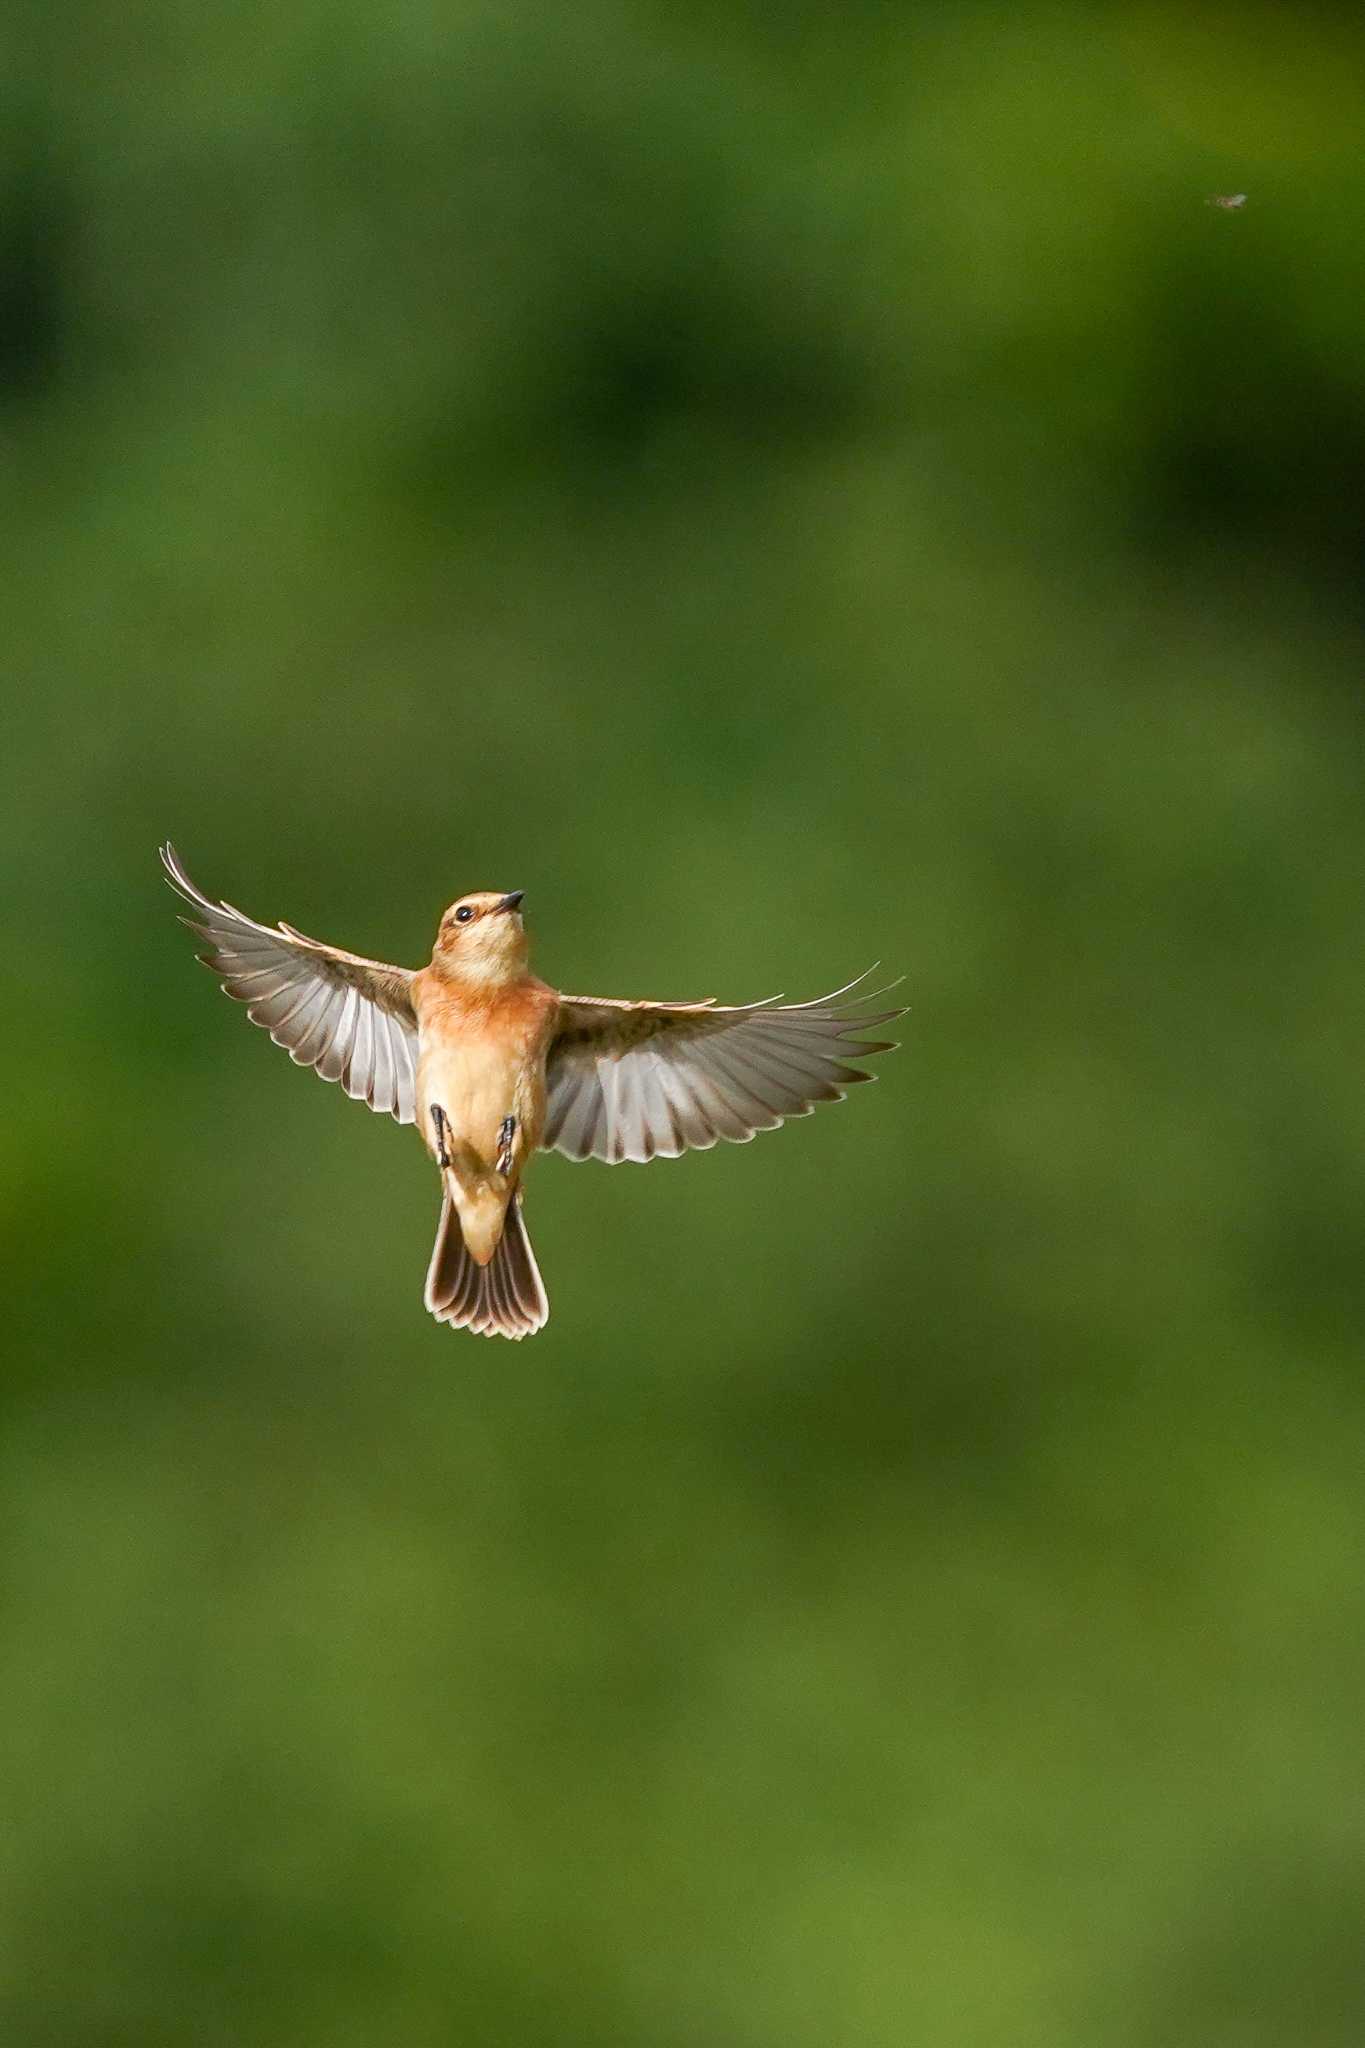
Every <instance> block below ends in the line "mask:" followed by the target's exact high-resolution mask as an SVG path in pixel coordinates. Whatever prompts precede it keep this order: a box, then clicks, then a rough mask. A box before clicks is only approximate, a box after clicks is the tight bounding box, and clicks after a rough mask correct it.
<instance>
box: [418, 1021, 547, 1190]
mask: <svg viewBox="0 0 1365 2048" xmlns="http://www.w3.org/2000/svg"><path fill="white" fill-rule="evenodd" d="M529 1079H530V1077H529V1076H528V1073H527V1070H526V1061H525V1059H524V1057H523V1056H522V1051H521V1048H520V1047H516V1048H512V1047H507V1046H502V1045H497V1044H487V1043H484V1044H480V1043H479V1042H478V1041H475V1042H473V1043H466V1044H464V1045H461V1046H459V1047H449V1046H437V1047H433V1048H432V1049H431V1050H430V1051H424V1052H423V1053H422V1054H421V1056H420V1058H419V1061H418V1067H417V1099H418V1108H419V1112H420V1115H421V1119H422V1135H423V1137H424V1138H425V1139H426V1141H427V1145H428V1148H429V1149H432V1150H434V1149H435V1148H434V1144H433V1132H432V1123H431V1106H432V1104H433V1103H439V1104H440V1106H441V1108H442V1109H443V1110H444V1111H445V1113H446V1116H447V1117H448V1118H449V1120H450V1126H451V1131H452V1133H453V1135H454V1138H455V1140H456V1142H457V1143H458V1144H461V1145H467V1146H468V1147H469V1149H470V1151H471V1152H473V1153H474V1155H475V1157H476V1158H477V1159H478V1161H479V1162H480V1163H481V1164H482V1165H484V1166H489V1165H491V1164H492V1163H493V1161H494V1160H495V1159H496V1157H497V1154H498V1140H499V1134H500V1132H501V1129H502V1122H503V1118H504V1117H508V1116H512V1117H516V1118H517V1120H518V1122H519V1123H523V1122H525V1121H526V1120H527V1119H528V1117H530V1115H531V1114H532V1109H533V1100H532V1098H533V1097H534V1095H535V1094H536V1093H537V1092H538V1091H536V1090H534V1088H532V1087H529V1086H528V1082H529ZM536 1121H537V1122H539V1118H536ZM536 1135H537V1136H538V1135H539V1132H538V1131H537V1133H536Z"/></svg>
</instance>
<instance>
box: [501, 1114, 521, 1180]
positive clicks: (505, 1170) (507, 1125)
mask: <svg viewBox="0 0 1365 2048" xmlns="http://www.w3.org/2000/svg"><path fill="white" fill-rule="evenodd" d="M516 1135H517V1120H516V1118H515V1117H514V1116H505V1117H504V1118H503V1120H502V1128H501V1130H500V1131H499V1132H498V1172H499V1173H500V1174H502V1175H503V1176H504V1178H505V1177H506V1176H507V1175H508V1174H510V1173H511V1171H512V1140H513V1139H514V1138H515V1137H516Z"/></svg>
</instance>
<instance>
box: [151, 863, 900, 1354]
mask: <svg viewBox="0 0 1365 2048" xmlns="http://www.w3.org/2000/svg"><path fill="white" fill-rule="evenodd" d="M161 861H162V865H163V866H164V868H165V870H166V876H167V879H168V880H169V882H170V884H171V886H172V888H174V889H176V890H178V891H179V893H180V895H181V896H183V897H184V898H185V899H186V901H187V902H188V903H189V904H190V905H191V906H192V907H193V911H194V915H193V916H192V917H185V918H182V920H181V921H182V923H184V924H186V925H188V926H189V928H190V930H191V931H192V932H194V933H195V934H196V935H197V936H198V937H199V938H200V939H201V940H202V941H203V942H204V951H203V952H201V953H200V954H199V956H198V957H199V959H200V960H202V961H203V963H204V965H205V966H207V967H210V968H212V970H213V972H214V973H215V974H216V975H217V976H218V977H219V979H220V980H221V982H222V985H223V988H224V990H225V991H226V993H227V994H228V995H230V996H232V997H234V998H235V999H236V1000H237V1001H238V1002H240V1003H244V1004H245V1005H246V1013H247V1016H248V1017H249V1018H250V1019H251V1021H252V1023H253V1024H259V1025H261V1026H262V1028H263V1029H264V1030H266V1031H268V1032H269V1033H270V1036H271V1037H272V1039H273V1040H274V1041H275V1043H276V1045H282V1046H283V1047H284V1048H285V1049H286V1051H287V1052H288V1054H289V1056H290V1058H291V1059H292V1060H293V1061H294V1062H295V1064H296V1065H298V1066H301V1067H312V1068H313V1070H314V1072H315V1073H318V1074H320V1075H321V1076H322V1078H323V1080H324V1081H340V1082H341V1084H342V1086H343V1087H344V1088H345V1090H346V1093H347V1094H348V1095H350V1096H351V1097H352V1098H353V1099H354V1100H356V1101H358V1102H367V1103H368V1104H369V1106H370V1108H371V1109H375V1110H378V1111H380V1112H381V1114H385V1115H388V1116H392V1117H393V1118H395V1119H396V1121H397V1122H398V1123H400V1124H416V1126H417V1129H418V1133H419V1135H420V1136H421V1138H422V1140H423V1142H424V1144H425V1145H426V1148H427V1151H428V1152H429V1153H430V1155H431V1157H432V1159H433V1161H434V1162H435V1164H436V1167H437V1169H438V1171H439V1173H440V1177H441V1215H440V1221H439V1223H438V1224H437V1227H436V1242H435V1245H434V1246H433V1248H432V1254H431V1263H430V1265H429V1267H428V1269H427V1282H426V1306H427V1308H428V1309H429V1310H430V1311H431V1313H432V1315H434V1316H435V1317H436V1319H437V1321H438V1322H442V1323H449V1324H452V1325H453V1326H454V1327H455V1328H456V1329H469V1330H475V1331H478V1332H479V1333H480V1335H482V1336H486V1337H491V1336H501V1337H512V1338H520V1337H527V1336H530V1335H531V1334H532V1332H533V1331H536V1330H539V1329H541V1328H543V1326H544V1324H545V1322H546V1319H547V1318H548V1316H549V1312H550V1310H549V1303H548V1301H547V1299H546V1295H545V1287H544V1284H543V1282H542V1280H541V1277H540V1269H539V1267H538V1266H537V1264H536V1258H535V1253H534V1252H533V1251H532V1250H531V1240H530V1238H529V1237H528V1236H527V1233H526V1225H525V1222H524V1221H523V1219H522V1199H523V1190H522V1182H523V1177H524V1175H525V1172H526V1168H527V1165H528V1164H529V1162H530V1159H531V1156H532V1154H533V1153H534V1152H535V1151H536V1150H537V1149H538V1148H541V1149H544V1150H546V1151H556V1152H562V1153H563V1154H564V1155H565V1156H566V1157H567V1158H569V1159H604V1160H607V1161H609V1162H612V1163H615V1162H618V1161H620V1160H624V1159H633V1160H644V1159H676V1158H677V1157H678V1155H679V1154H680V1153H682V1152H686V1151H688V1150H696V1151H706V1150H708V1149H709V1148H710V1147H711V1146H712V1145H714V1144H715V1143H716V1141H717V1139H719V1138H725V1139H728V1140H729V1141H730V1142H731V1143H733V1144H744V1143H745V1142H747V1140H748V1139H750V1138H752V1137H753V1136H754V1134H755V1133H756V1132H758V1131H771V1130H775V1129H776V1128H777V1126H778V1125H779V1124H780V1123H782V1122H784V1121H785V1119H786V1118H787V1117H791V1116H808V1115H809V1114H810V1111H811V1110H812V1109H813V1108H814V1106H815V1104H816V1103H817V1102H841V1101H842V1100H843V1096H844V1091H845V1089H846V1088H848V1087H850V1086H851V1085H852V1084H853V1083H854V1082H856V1081H870V1080H871V1079H872V1076H871V1075H870V1074H868V1073H865V1072H864V1071H863V1070H862V1069H861V1068H859V1067H857V1066H854V1065H850V1064H849V1062H850V1060H851V1059H858V1058H862V1057H864V1056H866V1055H867V1054H869V1053H875V1052H889V1051H890V1050H891V1049H892V1042H891V1041H890V1040H888V1039H881V1038H876V1037H872V1036H870V1035H869V1034H870V1033H872V1032H874V1031H875V1030H876V1029H877V1028H878V1027H879V1026H881V1025H883V1024H887V1023H890V1021H891V1020H892V1019H893V1018H895V1017H900V1016H902V1015H904V1012H903V1010H901V1009H899V1008H897V1009H873V1008H870V1007H869V1006H870V1005H871V1004H874V1003H876V1002H877V1000H878V998H879V997H880V996H884V995H886V994H887V993H888V991H887V990H885V989H882V990H879V991H877V992H876V993H875V994H872V995H863V996H859V997H856V998H850V991H851V990H853V989H855V988H856V987H857V986H858V985H859V982H861V981H864V980H866V976H865V975H860V976H859V977H858V980H857V981H852V982H849V983H848V984H847V986H846V987H844V988H842V989H836V990H835V991H834V993H833V994H832V995H829V996H824V997H821V998H819V999H818V1000H817V1001H815V1002H810V1003H784V1002H783V1001H782V1000H781V998H780V997H777V996H772V997H769V998H768V999H767V1000H766V1001H764V1002H759V1003H748V1004H743V1005H740V1006H738V1007H727V1006H724V1005H720V1004H718V1003H716V1002H715V1000H714V999H713V998H712V999H708V1000H707V1001H705V1002H697V1003H655V1002H638V1003H637V1002H624V1001H618V1000H616V999H615V998H613V997H608V996H565V995H561V994H560V993H559V992H558V990H557V989H553V988H550V987H549V986H548V985H547V984H546V983H545V982H543V981H539V980H537V978H536V977H535V975H533V974H532V973H531V972H530V969H529V967H528V966H527V941H526V928H525V924H524V921H523V918H522V910H521V904H522V897H523V894H524V892H523V891H522V890H520V889H510V890H507V891H506V892H500V891H498V890H490V889H481V890H476V891H475V892H474V893H473V894H472V895H468V896H461V897H460V899H459V900H458V902H455V903H452V904H451V906H450V908H449V909H448V910H447V911H446V912H445V914H444V916H443V917H442V919H441V922H440V926H439V928H438V930H437V933H436V943H435V945H434V947H433V949H432V955H431V960H430V962H429V964H428V965H427V966H426V967H423V968H420V969H418V970H416V971H414V970H411V969H409V968H406V967H388V966H385V965H384V964H383V962H381V961H378V960H366V959H363V958H362V957H361V956H360V955H359V954H357V953H343V952H342V951H341V950H340V949H339V948H338V947H336V946H325V945H323V944H322V942H321V941H320V940H318V939H310V938H307V937H305V935H304V934H303V933H302V932H300V931H296V930H295V929H294V927H293V925H289V924H279V925H264V924H257V923H256V921H255V919H254V918H250V917H247V916H245V915H244V913H243V912H242V911H240V910H235V909H234V908H233V906H232V905H231V904H230V903H215V902H212V901H211V900H210V899H209V898H208V897H207V896H205V895H203V894H202V893H201V892H200V891H199V890H198V889H197V888H196V887H195V885H194V883H193V882H192V881H191V880H190V878H189V876H188V875H187V874H186V872H185V869H184V867H183V866H182V865H181V861H180V857H179V855H178V854H177V853H176V851H175V848H174V847H173V846H171V845H169V844H167V845H166V846H164V847H162V849H161Z"/></svg>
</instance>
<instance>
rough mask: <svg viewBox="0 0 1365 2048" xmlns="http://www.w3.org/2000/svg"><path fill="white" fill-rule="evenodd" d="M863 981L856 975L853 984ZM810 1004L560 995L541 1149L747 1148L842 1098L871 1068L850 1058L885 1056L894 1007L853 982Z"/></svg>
mask: <svg viewBox="0 0 1365 2048" xmlns="http://www.w3.org/2000/svg"><path fill="white" fill-rule="evenodd" d="M864 978H865V977H863V976H859V980H862V979H864ZM857 985H858V984H857V982H850V983H849V984H848V987H847V988H841V989H836V990H835V992H834V994H833V995H830V996H822V997H820V998H819V999H817V1000H816V1001H815V1002H813V1003H783V1002H781V1000H780V999H779V998H777V997H773V998H772V999H771V1000H769V1001H768V1002H764V1003H750V1004H748V1005H746V1006H745V1007H743V1008H740V1009H726V1008H722V1007H720V1006H718V1005H717V1004H716V1003H714V1002H705V1003H627V1002H614V1001H612V1000H610V999H609V998H606V997H602V996H563V997H561V999H560V1009H559V1028H558V1031H557V1032H556V1035H555V1037H554V1038H553V1039H552V1041H551V1044H550V1050H549V1055H548V1058H547V1061H546V1083H547V1097H548V1099H547V1108H546V1118H545V1134H544V1136H543V1138H542V1139H541V1143H542V1144H543V1145H544V1146H545V1147H546V1149H547V1150H549V1149H553V1150H555V1151H557V1152H563V1153H564V1154H565V1155H566V1157H567V1158H569V1159H605V1160H608V1161H609V1162H611V1163H612V1164H613V1165H614V1164H616V1163H617V1162H618V1161H620V1160H623V1159H636V1160H643V1159H656V1158H662V1159H676V1158H677V1157H678V1155H679V1153H681V1152H686V1151H687V1150H689V1149H692V1150H694V1151H706V1150H708V1149H709V1147H710V1146H712V1145H714V1144H715V1143H716V1140H717V1139H718V1138H727V1139H729V1140H730V1142H731V1143H732V1144H736V1145H742V1144H744V1143H746V1142H747V1141H748V1139H750V1138H752V1137H753V1135H754V1133H755V1132H756V1131H771V1130H775V1129H776V1128H777V1126H778V1125H779V1124H780V1123H783V1122H784V1121H785V1120H786V1118H788V1117H789V1116H809V1114H810V1112H811V1110H812V1109H813V1108H814V1107H815V1104H816V1103H817V1102H842V1100H843V1097H844V1091H845V1089H847V1088H850V1087H852V1085H853V1084H854V1082H856V1081H870V1080H871V1079H872V1076H871V1074H867V1073H864V1072H863V1071H862V1070H861V1068H859V1067H856V1066H850V1065H849V1064H848V1062H849V1060H850V1058H852V1059H860V1058H862V1057H863V1056H864V1055H866V1054H867V1053H873V1052H889V1051H890V1050H891V1044H892V1041H891V1040H889V1039H884V1038H875V1037H870V1036H869V1033H870V1032H872V1031H875V1029H876V1028H877V1026H878V1025H881V1024H888V1023H890V1021H891V1019H892V1018H893V1017H900V1016H903V1015H904V1012H903V1011H902V1010H900V1009H892V1010H872V1009H869V1008H868V1007H867V1005H868V1004H870V1003H875V1002H876V1001H877V998H878V995H885V994H886V993H887V991H886V990H885V989H881V990H879V991H877V994H874V995H870V996H864V997H859V998H856V999H855V1000H854V1001H852V1002H849V1001H845V1000H844V998H846V997H847V996H848V992H849V989H850V988H856V987H857Z"/></svg>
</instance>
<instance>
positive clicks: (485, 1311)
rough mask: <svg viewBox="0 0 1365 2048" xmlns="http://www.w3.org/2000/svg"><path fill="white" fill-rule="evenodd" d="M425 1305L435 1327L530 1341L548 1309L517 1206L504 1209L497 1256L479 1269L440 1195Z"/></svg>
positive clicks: (447, 1199) (517, 1203) (456, 1220)
mask: <svg viewBox="0 0 1365 2048" xmlns="http://www.w3.org/2000/svg"><path fill="white" fill-rule="evenodd" d="M426 1304H427V1307H428V1308H429V1309H430V1310H431V1313H432V1314H433V1315H434V1316H435V1318H436V1320H437V1322H438V1323H449V1324H450V1325H451V1326H452V1328H454V1329H456V1330H475V1331H477V1332H478V1334H479V1335H480V1336H481V1337H511V1338H513V1339H514V1340H516V1339H520V1338H522V1337H529V1336H531V1335H533V1334H534V1332H535V1331H537V1330H540V1329H543V1328H544V1326H545V1324H546V1322H547V1321H548V1319H549V1314H550V1304H549V1302H548V1300H547V1299H546V1296H545V1286H544V1283H543V1281H542V1280H541V1277H540V1268H539V1267H538V1266H537V1264H536V1255H535V1253H534V1252H533V1251H532V1250H531V1240H530V1238H529V1237H528V1236H527V1234H526V1225H525V1224H524V1223H523V1221H522V1218H521V1203H520V1201H519V1200H513V1201H512V1202H510V1203H509V1204H508V1208H507V1217H506V1221H505V1222H504V1224H503V1230H502V1236H501V1237H500V1238H499V1240H498V1247H497V1250H496V1251H495V1252H494V1254H493V1256H492V1258H491V1259H490V1260H489V1262H488V1264H487V1265H486V1266H480V1265H479V1264H478V1263H477V1262H476V1261H475V1260H474V1259H472V1258H471V1257H470V1256H469V1253H468V1251H467V1250H466V1248H465V1241H464V1233H463V1231H462V1230H461V1229H460V1219H459V1215H458V1214H457V1212H456V1209H455V1205H454V1203H453V1202H452V1201H451V1199H450V1196H449V1194H448V1193H445V1192H444V1191H443V1192H442V1195H441V1220H440V1222H439V1223H438V1224H437V1226H436V1242H435V1244H434V1245H433V1246H432V1251H431V1264H430V1266H429V1267H428V1268H427V1291H426Z"/></svg>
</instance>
